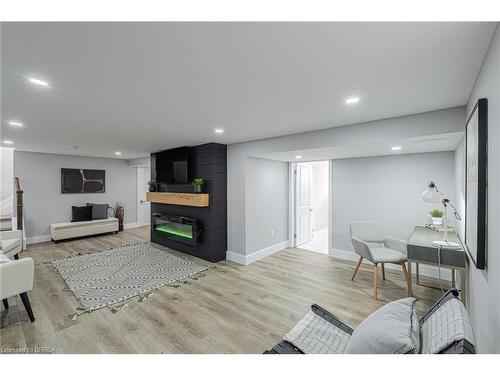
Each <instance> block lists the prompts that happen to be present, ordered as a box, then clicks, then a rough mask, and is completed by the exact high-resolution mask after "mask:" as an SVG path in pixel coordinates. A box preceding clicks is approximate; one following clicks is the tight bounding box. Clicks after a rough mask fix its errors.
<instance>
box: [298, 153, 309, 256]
mask: <svg viewBox="0 0 500 375" xmlns="http://www.w3.org/2000/svg"><path fill="white" fill-rule="evenodd" d="M296 181H297V185H296V190H295V191H296V205H295V207H296V221H295V223H296V230H297V232H296V233H297V242H296V246H299V245H301V244H303V243H304V242H307V241H310V240H311V239H312V237H313V229H314V226H313V187H314V185H313V183H314V182H313V165H312V163H298V164H297V179H296Z"/></svg>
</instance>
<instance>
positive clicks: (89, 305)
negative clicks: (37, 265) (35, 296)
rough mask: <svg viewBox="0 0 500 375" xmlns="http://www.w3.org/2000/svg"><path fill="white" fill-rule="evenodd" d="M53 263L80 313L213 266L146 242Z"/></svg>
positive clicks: (148, 291)
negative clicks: (168, 251) (75, 301)
mask: <svg viewBox="0 0 500 375" xmlns="http://www.w3.org/2000/svg"><path fill="white" fill-rule="evenodd" d="M52 264H53V265H54V267H55V268H56V270H57V272H58V273H59V274H60V275H61V277H62V278H63V280H64V281H65V282H66V285H67V286H68V288H69V289H70V290H71V291H72V292H73V294H74V295H75V297H76V299H77V300H78V302H79V303H80V305H81V308H80V310H83V312H90V311H92V310H96V309H99V308H102V307H106V306H108V307H110V306H111V305H113V304H116V303H118V302H121V301H125V300H127V299H129V298H132V297H135V296H139V295H140V296H141V299H142V296H145V295H146V294H148V293H150V292H151V291H153V290H155V289H157V288H160V287H162V286H165V285H169V284H172V283H175V282H177V281H180V280H182V279H185V278H187V277H190V276H194V275H196V274H199V273H200V272H203V271H206V270H207V269H209V268H212V266H202V265H199V264H196V263H194V262H191V261H190V260H187V259H184V258H180V257H177V256H175V255H172V254H169V253H167V252H166V251H162V250H159V249H156V248H154V247H152V246H151V245H149V244H147V243H143V244H133V245H126V246H122V247H119V248H116V249H110V250H105V251H101V252H99V253H93V254H85V255H78V256H75V257H71V258H66V259H61V260H55V261H53V262H52ZM78 315H79V314H78V313H77V314H75V317H74V319H76V316H78Z"/></svg>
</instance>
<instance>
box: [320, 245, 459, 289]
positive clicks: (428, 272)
mask: <svg viewBox="0 0 500 375" xmlns="http://www.w3.org/2000/svg"><path fill="white" fill-rule="evenodd" d="M330 254H331V255H330V256H332V257H334V258H339V259H344V260H349V261H352V262H356V261H357V260H358V259H359V255H357V254H356V253H354V252H353V251H348V250H340V249H333V248H332V249H331V252H330ZM363 262H364V263H366V264H372V263H371V262H368V261H363ZM385 266H386V267H387V268H390V269H395V270H401V267H400V266H399V265H397V264H391V263H387V264H386V265H385ZM414 267H415V265H414V264H413V263H412V276H413V280H415V278H414V275H415V269H414ZM419 273H420V275H421V276H427V277H432V278H433V279H437V278H438V268H437V267H436V266H431V265H428V264H420V267H419ZM441 279H442V280H444V281H451V270H450V269H449V268H444V267H442V268H441Z"/></svg>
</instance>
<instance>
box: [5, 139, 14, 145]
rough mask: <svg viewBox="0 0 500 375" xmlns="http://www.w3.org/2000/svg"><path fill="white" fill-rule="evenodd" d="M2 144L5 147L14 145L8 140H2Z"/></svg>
mask: <svg viewBox="0 0 500 375" xmlns="http://www.w3.org/2000/svg"><path fill="white" fill-rule="evenodd" d="M3 143H4V144H5V145H13V144H14V142H13V141H11V140H10V139H4V140H3Z"/></svg>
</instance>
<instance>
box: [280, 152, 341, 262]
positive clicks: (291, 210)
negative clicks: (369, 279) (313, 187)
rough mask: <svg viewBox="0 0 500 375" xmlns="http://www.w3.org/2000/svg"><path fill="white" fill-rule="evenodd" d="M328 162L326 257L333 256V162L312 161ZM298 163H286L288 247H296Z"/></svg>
mask: <svg viewBox="0 0 500 375" xmlns="http://www.w3.org/2000/svg"><path fill="white" fill-rule="evenodd" d="M316 161H328V256H333V241H332V238H333V237H332V233H333V199H332V197H333V179H332V177H333V160H313V161H307V162H304V163H308V162H316ZM299 163H300V162H292V163H288V176H289V177H288V186H289V188H288V233H289V236H288V246H289V247H297V215H296V211H297V189H296V186H297V164H299Z"/></svg>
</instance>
